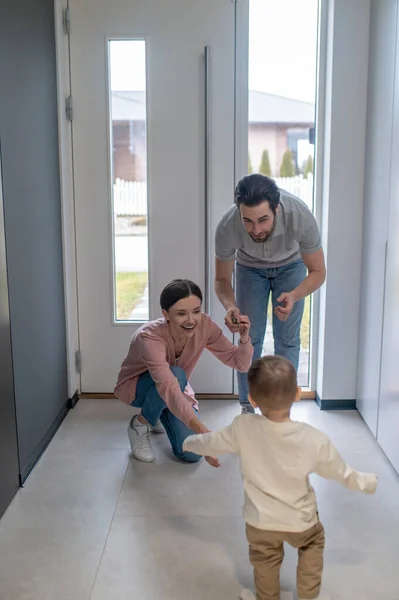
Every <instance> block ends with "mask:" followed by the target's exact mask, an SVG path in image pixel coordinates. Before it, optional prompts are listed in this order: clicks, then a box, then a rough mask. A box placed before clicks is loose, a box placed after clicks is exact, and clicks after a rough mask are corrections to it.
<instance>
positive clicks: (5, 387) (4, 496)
mask: <svg viewBox="0 0 399 600" xmlns="http://www.w3.org/2000/svg"><path fill="white" fill-rule="evenodd" d="M18 473H19V465H18V446H17V429H16V425H15V403H14V381H13V371H12V354H11V333H10V311H9V305H8V285H7V263H6V246H5V232H4V217H3V190H2V179H1V140H0V517H1V515H2V514H3V512H4V511H5V509H6V508H7V506H8V504H9V502H10V501H11V499H12V497H13V496H14V494H15V492H16V491H17V489H18V483H19V482H18Z"/></svg>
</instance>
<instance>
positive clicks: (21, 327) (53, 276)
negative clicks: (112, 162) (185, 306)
mask: <svg viewBox="0 0 399 600" xmlns="http://www.w3.org/2000/svg"><path fill="white" fill-rule="evenodd" d="M54 38H55V33H54V8H53V1H52V0H35V1H34V2H32V0H13V1H12V2H10V1H9V0H0V136H1V140H2V154H3V188H4V212H5V228H6V245H7V259H8V273H9V296H10V314H11V334H12V345H13V360H14V379H15V398H16V409H17V427H18V439H19V458H20V467H21V471H23V470H24V469H27V468H29V466H30V464H31V463H32V461H34V460H35V456H36V455H37V453H38V452H40V449H41V447H42V445H43V441H44V440H45V439H46V437H48V435H49V431H50V429H51V427H52V425H53V424H55V423H56V422H57V419H59V418H60V415H61V414H62V412H63V411H65V407H66V402H67V367H66V341H65V310H64V290H63V271H62V246H61V206H60V179H59V164H58V160H59V159H58V134H57V91H56V65H55V39H54Z"/></svg>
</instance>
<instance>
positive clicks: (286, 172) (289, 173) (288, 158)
mask: <svg viewBox="0 0 399 600" xmlns="http://www.w3.org/2000/svg"><path fill="white" fill-rule="evenodd" d="M280 177H295V167H294V161H293V157H292V152H291V150H286V151H285V152H284V155H283V162H282V163H281V167H280Z"/></svg>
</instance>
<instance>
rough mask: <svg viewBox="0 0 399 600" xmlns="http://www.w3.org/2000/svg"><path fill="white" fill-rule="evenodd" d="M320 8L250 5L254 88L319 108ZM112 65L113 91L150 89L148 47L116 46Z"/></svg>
mask: <svg viewBox="0 0 399 600" xmlns="http://www.w3.org/2000/svg"><path fill="white" fill-rule="evenodd" d="M317 5H318V0H250V17H249V18H250V24H249V31H250V35H249V89H251V90H257V91H261V92H268V93H270V94H277V95H280V96H286V97H288V98H296V99H298V100H305V101H307V102H312V103H314V101H315V89H316V45H317ZM110 61H111V87H112V89H113V90H122V91H127V90H145V85H146V81H145V45H144V42H142V41H128V42H122V41H118V42H112V44H111V51H110ZM132 65H134V69H132Z"/></svg>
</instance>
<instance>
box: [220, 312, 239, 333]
mask: <svg viewBox="0 0 399 600" xmlns="http://www.w3.org/2000/svg"><path fill="white" fill-rule="evenodd" d="M240 319H241V313H240V309H239V308H237V306H232V307H231V308H229V309H228V311H227V313H226V316H225V318H224V322H225V323H226V326H227V327H228V328H229V329H230V331H231V333H238V332H239V331H240Z"/></svg>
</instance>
